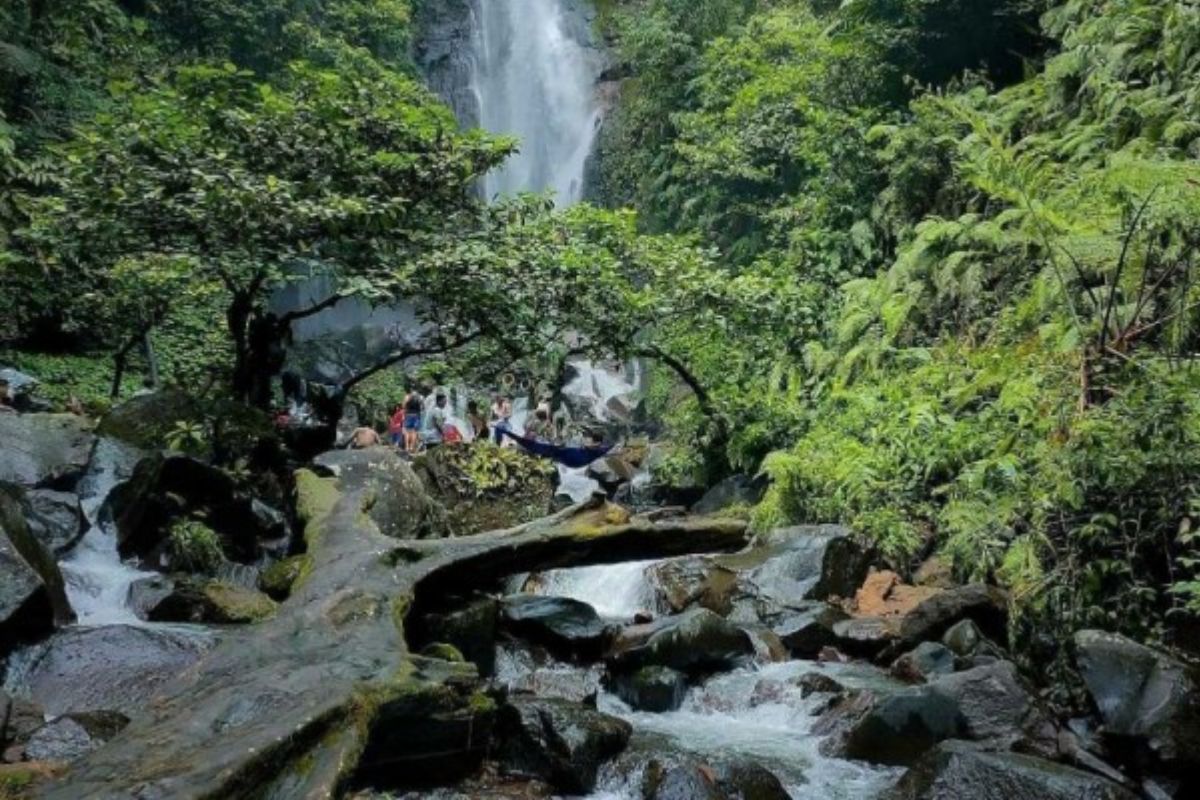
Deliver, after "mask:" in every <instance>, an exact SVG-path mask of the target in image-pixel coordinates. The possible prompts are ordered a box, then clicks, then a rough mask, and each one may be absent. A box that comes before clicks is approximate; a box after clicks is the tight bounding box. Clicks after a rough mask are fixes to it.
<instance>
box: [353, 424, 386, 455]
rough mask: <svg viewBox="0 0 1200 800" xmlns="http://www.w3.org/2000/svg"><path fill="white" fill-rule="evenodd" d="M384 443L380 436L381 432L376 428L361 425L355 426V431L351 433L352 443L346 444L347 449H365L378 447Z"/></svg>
mask: <svg viewBox="0 0 1200 800" xmlns="http://www.w3.org/2000/svg"><path fill="white" fill-rule="evenodd" d="M381 444H383V441H382V440H381V439H380V438H379V434H378V433H377V432H376V431H375V429H374V428H368V427H365V426H364V427H361V428H355V429H354V433H352V434H350V443H349V444H348V445H346V449H347V450H365V449H367V448H368V447H378V446H379V445H381Z"/></svg>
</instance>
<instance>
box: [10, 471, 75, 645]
mask: <svg viewBox="0 0 1200 800" xmlns="http://www.w3.org/2000/svg"><path fill="white" fill-rule="evenodd" d="M20 497H21V491H20V490H19V489H17V488H16V487H13V486H5V485H3V484H0V655H3V654H4V653H7V652H8V651H9V650H11V649H12V648H13V647H15V646H16V645H17V644H18V643H19V642H22V641H28V640H31V639H35V638H37V637H40V636H43V635H45V634H47V633H50V632H51V631H53V630H54V628H55V627H56V626H61V625H65V624H67V623H69V622H71V621H72V620H73V619H74V614H73V613H72V611H71V606H70V604H69V603H68V602H67V595H66V589H65V584H64V582H63V576H62V573H61V572H60V571H59V569H58V564H57V563H56V562H55V560H54V556H53V554H51V552H50V551H49V550H47V549H46V547H45V546H44V545H43V544H42V543H41V542H39V541H38V540H37V539H36V538H34V536H33V534H32V533H31V532H30V530H29V526H28V524H27V523H26V521H25V516H24V513H25V512H24V509H23V508H22V506H21V502H20Z"/></svg>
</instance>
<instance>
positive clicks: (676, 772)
mask: <svg viewBox="0 0 1200 800" xmlns="http://www.w3.org/2000/svg"><path fill="white" fill-rule="evenodd" d="M642 796H643V797H644V798H645V799H646V800H728V798H727V797H726V795H725V793H724V792H723V791H721V788H720V787H719V786H718V785H717V775H716V772H715V771H714V770H713V769H712V768H711V767H706V766H700V765H697V764H682V765H679V766H675V767H670V768H668V769H666V770H664V771H661V772H655V773H651V774H648V775H647V779H646V785H645V786H643V787H642Z"/></svg>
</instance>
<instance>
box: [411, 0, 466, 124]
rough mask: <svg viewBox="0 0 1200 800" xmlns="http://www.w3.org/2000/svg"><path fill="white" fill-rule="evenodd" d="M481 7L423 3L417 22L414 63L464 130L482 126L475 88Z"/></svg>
mask: <svg viewBox="0 0 1200 800" xmlns="http://www.w3.org/2000/svg"><path fill="white" fill-rule="evenodd" d="M480 3H481V0H444V2H437V3H422V4H421V6H420V8H419V9H418V11H417V14H416V19H415V20H414V23H415V24H414V29H415V30H414V36H413V61H414V62H415V63H416V65H417V67H418V69H420V70H421V73H422V74H423V75H424V76H425V82H426V84H428V86H429V88H430V89H432V90H433V92H434V93H436V94H437V95H438V97H441V98H442V100H444V101H445V102H446V103H447V104H448V105H449V106H450V108H452V109H453V110H454V114H455V116H457V117H458V119H459V122H460V123H461V124H462V126H463V127H464V128H472V127H475V126H477V125H479V119H480V106H479V96H478V94H476V92H475V87H474V75H475V71H476V68H477V65H476V63H475V59H476V55H475V54H476V52H477V50H476V44H477V38H478V37H479V35H480V27H479V19H480V17H481V13H482V11H481V8H480Z"/></svg>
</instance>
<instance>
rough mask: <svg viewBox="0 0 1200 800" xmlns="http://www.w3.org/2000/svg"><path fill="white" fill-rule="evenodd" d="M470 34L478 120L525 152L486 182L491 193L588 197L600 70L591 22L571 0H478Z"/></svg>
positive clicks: (563, 201) (569, 200)
mask: <svg viewBox="0 0 1200 800" xmlns="http://www.w3.org/2000/svg"><path fill="white" fill-rule="evenodd" d="M481 3H482V7H481V9H480V15H479V21H478V24H479V30H478V31H477V32H476V35H475V36H474V37H473V48H474V50H475V57H474V59H473V63H474V66H475V69H474V74H473V75H472V76H471V80H472V87H473V89H474V91H475V94H476V96H477V98H478V100H479V111H480V114H479V123H480V125H481V126H482V127H483V128H484V129H486V130H488V131H491V132H492V133H501V134H509V135H512V136H515V137H517V138H518V139H519V140H520V148H521V149H520V152H519V153H518V154H517V155H515V156H513V157H512V158H510V159H509V160H508V162H507V163H506V164H505V166H504V168H503V169H500V170H497V171H494V172H492V173H491V174H490V175H488V177H487V179H486V181H485V185H484V188H485V191H486V192H487V195H488V197H495V196H505V195H513V194H517V193H519V192H540V191H545V190H547V189H549V190H552V191H553V192H554V194H555V198H556V202H557V203H558V204H559V205H560V206H568V205H571V204H573V203H576V202H578V201H579V200H580V198H581V197H582V195H583V170H584V164H585V163H586V161H587V157H588V154H589V153H590V152H591V149H592V142H593V140H594V139H595V136H596V128H597V127H598V125H599V123H600V104H599V103H598V101H597V98H596V84H597V81H598V80H599V77H600V73H601V70H602V59H601V56H600V53H599V51H598V50H597V49H596V48H595V47H594V46H593V43H592V31H591V24H590V20H589V19H588V18H587V15H586V14H585V13H584V11H583V9H582V8H580V7H579V6H578V5H577V4H576V3H571V2H568V0H481Z"/></svg>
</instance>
